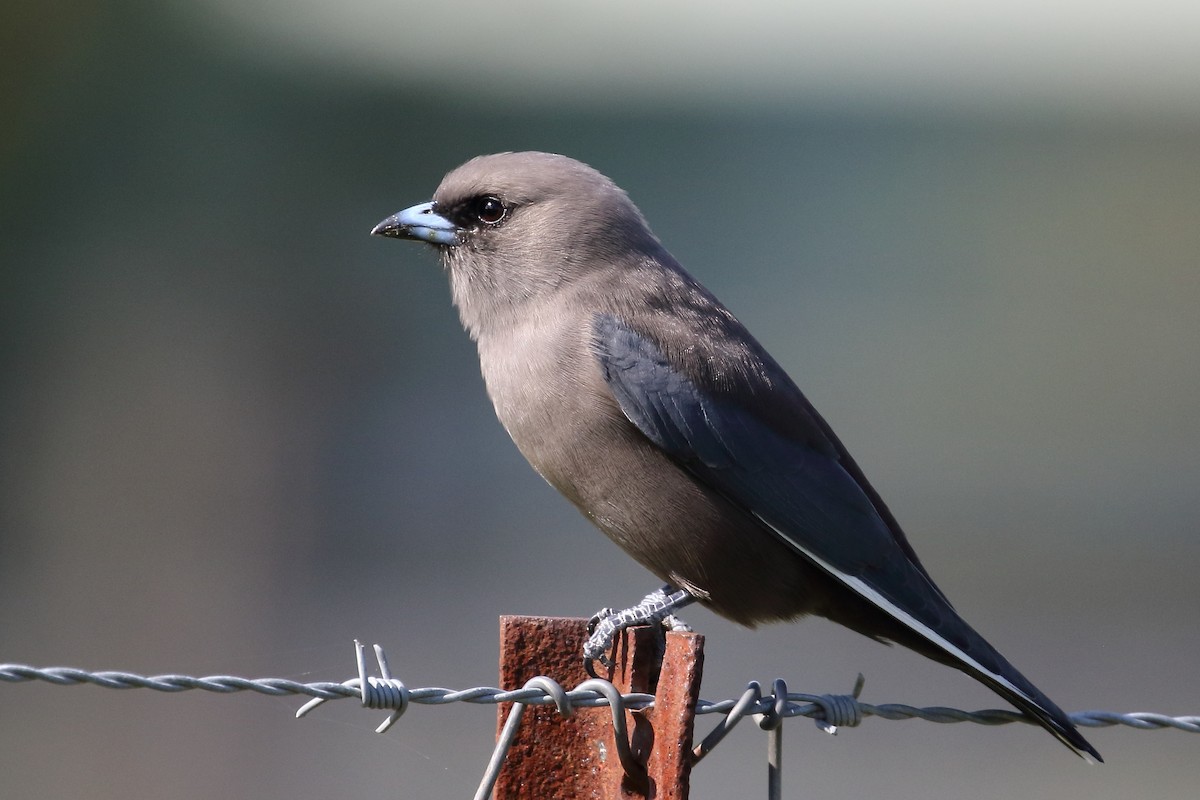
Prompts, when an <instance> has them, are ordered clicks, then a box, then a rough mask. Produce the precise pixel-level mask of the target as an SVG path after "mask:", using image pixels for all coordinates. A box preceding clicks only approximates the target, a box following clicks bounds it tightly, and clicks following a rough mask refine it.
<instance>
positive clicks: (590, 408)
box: [374, 153, 1100, 760]
mask: <svg viewBox="0 0 1200 800" xmlns="http://www.w3.org/2000/svg"><path fill="white" fill-rule="evenodd" d="M374 233H378V234H382V235H387V236H395V237H399V238H411V239H419V240H422V241H426V242H429V243H431V244H433V245H435V246H436V248H437V250H438V252H439V255H440V256H441V259H442V263H443V265H444V266H445V268H446V270H447V272H448V274H449V276H450V284H451V289H452V292H453V297H454V303H455V305H456V306H457V308H458V311H459V315H460V317H461V319H462V322H463V325H464V327H465V328H466V329H467V331H468V333H469V334H470V335H471V337H472V338H473V339H474V340H475V341H476V343H477V345H478V347H479V359H480V364H481V366H482V370H483V376H484V379H485V381H486V383H487V389H488V394H489V396H490V397H491V399H492V402H493V404H494V406H495V409H496V415H497V416H498V417H499V418H500V421H501V423H503V425H504V427H505V428H506V429H507V430H508V432H509V434H510V435H511V436H512V439H513V441H514V442H515V443H516V445H517V447H518V448H520V450H521V453H522V454H523V455H524V456H525V457H526V458H527V459H528V460H529V463H530V464H532V465H533V467H534V469H536V470H537V471H538V472H539V473H540V474H541V475H542V476H543V477H544V478H545V479H546V480H547V481H548V482H549V483H550V484H551V485H553V486H554V487H555V488H556V489H558V490H559V491H560V492H562V494H563V495H565V496H566V497H567V499H568V500H570V501H571V502H572V503H574V504H575V506H576V507H577V508H579V510H580V511H582V512H583V514H584V515H585V516H586V517H587V518H588V519H590V520H591V521H592V522H593V523H594V524H595V525H596V526H597V527H598V528H600V530H602V531H604V533H606V534H607V535H608V536H609V537H610V538H611V539H612V540H613V541H615V542H616V543H617V544H618V545H620V546H621V547H622V548H623V549H624V550H625V551H626V552H627V553H629V554H630V555H631V556H633V557H634V558H635V559H637V560H638V561H639V562H641V563H642V564H643V565H644V566H645V567H647V568H648V569H649V570H650V571H651V572H653V573H654V574H655V575H657V576H658V577H660V578H661V579H662V580H664V581H666V582H667V583H669V584H670V585H671V586H672V587H676V588H679V589H683V590H685V591H686V592H687V593H688V595H689V596H690V597H694V598H695V599H696V600H697V601H699V602H701V603H703V604H704V605H706V606H708V607H709V608H711V609H712V610H713V611H715V612H717V613H718V614H721V615H723V616H725V617H728V618H729V619H732V620H735V621H737V622H740V623H742V624H745V625H754V624H756V623H759V622H767V621H774V620H786V619H794V618H797V617H801V616H804V615H806V614H818V615H820V616H823V617H827V618H829V619H831V620H834V621H836V622H839V623H841V624H843V625H846V626H847V627H849V628H852V629H853V630H856V631H859V632H860V633H863V634H865V635H867V636H870V637H872V638H875V639H878V640H881V641H892V642H898V643H900V644H903V645H905V646H907V647H910V648H912V649H914V650H916V651H918V652H920V653H922V654H924V655H926V656H928V657H930V658H933V659H935V660H937V661H940V662H942V663H944V664H948V665H950V666H953V667H955V668H957V669H960V670H962V671H964V672H966V673H967V674H969V675H972V676H973V677H975V678H976V679H978V680H980V681H982V682H983V683H985V684H986V685H988V686H989V687H990V688H992V689H993V690H995V691H996V692H997V693H999V694H1000V695H1001V696H1003V697H1005V698H1006V699H1008V700H1009V701H1010V702H1012V703H1014V704H1015V705H1016V706H1018V707H1019V708H1021V709H1022V710H1024V711H1025V712H1027V713H1028V714H1030V715H1031V716H1032V717H1034V718H1035V719H1036V720H1037V721H1038V722H1039V723H1041V724H1042V725H1043V727H1045V728H1046V729H1047V730H1049V731H1050V732H1051V733H1052V734H1054V735H1055V736H1056V737H1057V738H1058V739H1059V740H1060V741H1062V742H1063V743H1065V744H1066V745H1067V746H1068V747H1070V748H1072V749H1073V750H1074V751H1076V752H1077V753H1079V754H1080V755H1084V756H1091V757H1094V758H1096V759H1097V760H1099V758H1100V756H1099V754H1098V753H1097V752H1096V750H1095V749H1094V748H1093V747H1092V746H1091V745H1090V744H1089V743H1088V742H1087V741H1086V740H1085V739H1084V738H1083V737H1082V736H1081V735H1080V734H1079V732H1078V731H1077V730H1076V729H1075V727H1074V726H1073V725H1072V724H1071V722H1070V720H1069V719H1068V718H1067V716H1066V715H1065V714H1064V713H1063V712H1062V711H1061V710H1060V709H1059V708H1058V707H1057V706H1056V705H1054V703H1053V702H1051V701H1050V700H1049V698H1047V697H1046V696H1045V695H1044V694H1042V693H1041V692H1040V691H1039V690H1038V689H1037V688H1036V687H1034V686H1033V684H1031V683H1030V682H1029V681H1028V680H1026V679H1025V678H1024V677H1023V676H1022V675H1021V674H1020V673H1019V672H1018V671H1017V670H1016V669H1015V668H1013V667H1012V665H1010V664H1009V663H1008V662H1007V661H1006V660H1005V659H1004V658H1003V656H1001V655H1000V654H999V653H998V652H996V650H995V649H993V648H992V647H991V645H989V644H988V643H987V642H986V641H985V640H984V639H983V638H982V637H981V636H979V634H977V633H976V632H975V631H974V630H972V629H971V628H970V626H968V625H967V623H966V622H964V621H963V620H962V619H961V618H960V617H959V616H958V615H957V613H955V611H954V609H953V608H952V607H951V605H950V603H949V602H948V601H947V599H946V598H945V596H944V595H943V594H942V592H941V590H939V589H938V588H937V587H936V585H934V583H933V581H932V579H931V578H930V577H929V575H928V573H927V572H926V571H925V568H924V567H923V566H922V565H921V563H920V561H919V559H918V558H917V555H916V553H915V552H914V551H913V549H912V547H911V546H910V545H909V543H908V541H907V539H906V538H905V536H904V533H903V532H902V531H901V529H900V526H899V524H897V522H896V520H895V519H894V518H893V517H892V515H891V513H890V512H889V511H888V509H887V507H886V506H885V505H884V503H883V501H882V499H880V497H879V495H878V494H877V493H876V492H875V490H874V489H873V488H872V487H871V485H870V484H869V483H868V482H867V480H866V478H865V477H864V476H863V474H862V472H861V471H860V470H859V468H858V466H857V465H856V464H855V463H854V460H853V459H852V458H851V457H850V454H849V453H847V452H846V449H845V448H844V447H843V446H842V444H841V442H839V441H838V439H837V437H836V436H835V435H834V434H833V432H832V431H831V430H830V428H829V426H828V425H827V424H826V423H825V421H824V420H823V419H822V418H821V417H820V415H819V414H818V413H817V412H816V410H815V409H814V408H813V407H812V406H811V405H810V404H809V402H808V401H807V400H806V399H805V397H804V395H803V394H801V392H800V390H799V389H798V388H797V387H796V385H795V384H794V383H793V382H792V381H791V379H790V378H789V377H788V376H787V374H786V373H785V372H784V371H783V369H782V368H781V367H780V366H779V365H778V364H777V363H776V362H775V361H774V360H773V359H772V358H771V357H770V356H769V355H768V354H767V353H766V351H764V350H763V349H762V347H761V346H760V345H759V344H758V342H757V341H755V339H754V338H753V337H752V336H751V335H750V334H749V332H747V331H746V329H745V328H744V327H743V326H742V325H741V324H740V323H739V322H738V321H737V320H736V319H735V318H734V317H733V315H732V314H731V313H730V312H729V311H728V310H726V308H725V307H724V306H722V305H721V303H720V302H719V301H718V300H717V299H716V298H715V297H713V296H712V295H711V294H710V293H709V292H708V291H707V290H706V289H704V287H702V286H701V285H700V284H699V283H697V282H696V281H695V280H694V279H693V278H692V277H691V276H689V275H688V274H687V273H686V272H685V271H684V270H683V268H682V267H680V266H679V264H678V263H677V262H676V261H675V259H674V258H672V256H671V255H670V254H669V253H668V252H667V251H666V250H665V249H664V248H663V246H662V245H661V243H660V242H659V241H658V239H657V238H655V236H654V234H653V233H651V231H650V228H649V226H648V225H647V223H646V220H645V219H644V218H643V216H642V214H641V212H640V211H638V209H637V207H636V206H634V205H633V203H632V202H631V201H630V200H629V198H628V197H627V196H626V195H625V193H624V192H623V191H621V190H620V189H619V188H618V187H617V186H616V185H614V184H613V183H612V181H610V180H609V179H608V178H606V177H604V176H603V175H601V174H600V173H598V172H596V171H595V170H593V169H592V168H590V167H588V166H586V165H584V164H581V163H579V162H578V161H574V160H572V159H570V158H566V157H564V156H558V155H550V154H546V153H502V154H498V155H491V156H481V157H479V158H476V159H473V160H471V161H469V162H467V163H466V164H464V165H462V166H461V167H459V168H458V169H456V170H454V171H452V172H451V173H450V174H448V175H447V176H446V177H445V179H444V180H443V181H442V184H441V186H439V187H438V189H437V192H436V193H435V194H434V199H433V202H432V203H426V204H423V205H420V206H414V207H412V208H409V209H406V210H405V211H402V212H400V213H399V214H396V215H395V216H393V217H390V218H388V219H387V220H385V221H384V222H382V223H380V225H379V226H377V227H376V229H375V231H374Z"/></svg>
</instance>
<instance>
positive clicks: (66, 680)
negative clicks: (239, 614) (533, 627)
mask: <svg viewBox="0 0 1200 800" xmlns="http://www.w3.org/2000/svg"><path fill="white" fill-rule="evenodd" d="M377 652H378V651H377ZM547 680H549V679H547ZM0 681H4V682H7V683H25V682H32V681H41V682H44V683H50V684H53V685H56V686H75V685H80V684H90V685H93V686H99V687H102V688H106V689H151V690H153V691H158V692H185V691H193V690H199V691H205V692H215V693H218V694H232V693H235V692H253V693H256V694H262V695H268V696H272V697H282V696H305V697H310V698H313V699H314V700H319V701H322V702H324V701H328V700H338V699H342V698H348V697H355V698H358V699H360V700H361V701H363V704H364V705H365V706H366V707H368V708H375V709H391V710H393V711H400V712H401V713H402V712H403V710H404V709H405V708H407V706H408V705H409V704H411V703H417V704H420V705H447V704H449V703H473V704H478V705H493V704H496V703H526V704H530V705H554V704H556V703H561V698H562V697H565V699H566V702H567V703H568V704H569V705H570V706H571V707H572V708H595V707H601V706H608V705H610V700H609V699H608V697H607V696H605V695H604V694H602V693H601V692H599V691H596V690H594V689H582V690H581V689H578V688H577V689H572V690H567V689H565V688H563V687H561V685H559V684H557V683H556V682H555V685H556V686H558V688H559V689H561V691H562V695H560V696H559V695H557V693H556V692H551V691H548V690H547V689H545V688H539V687H536V686H534V687H529V688H521V689H515V690H513V689H498V688H495V687H489V686H477V687H473V688H470V689H445V688H440V687H427V688H408V687H406V686H404V684H403V683H402V682H401V681H399V680H397V679H395V678H391V677H390V676H384V677H381V678H376V677H369V676H365V675H360V677H359V678H352V679H350V680H348V681H343V682H332V681H316V682H311V683H301V682H298V681H293V680H288V679H286V678H241V677H236V676H233V675H211V676H207V677H201V678H197V677H192V676H189V675H174V674H168V675H153V676H145V675H138V674H135V673H131V672H123V671H113V670H107V671H90V670H84V669H78V668H74V667H34V666H29V665H27V664H0ZM750 686H751V687H756V686H758V683H757V682H752V683H751V684H750ZM364 687H365V688H364ZM556 696H558V697H559V698H560V699H556ZM744 697H745V695H743V696H742V697H736V698H730V699H727V700H720V701H717V702H712V701H709V700H703V699H701V700H699V701H698V702H697V704H696V713H697V714H716V713H719V714H728V713H729V712H730V711H732V710H733V709H734V708H735V706H737V705H738V704H739V703H743V704H744ZM389 698H390V699H389ZM620 698H621V701H622V704H623V705H624V707H625V708H626V709H629V710H633V709H639V708H649V707H651V706H653V705H654V696H653V695H649V694H640V693H630V694H622V695H620ZM847 698H849V699H848V700H847ZM779 700H784V701H785V704H784V705H782V706H780V705H779V702H778V701H779ZM839 706H840V707H841V710H834V709H836V708H837V707H839ZM306 710H307V707H306V709H302V711H301V712H298V713H299V714H303V713H306ZM772 712H774V713H778V714H779V716H781V717H797V716H799V717H808V718H811V719H817V720H818V721H826V720H829V721H830V723H831V724H835V725H840V726H847V725H853V724H856V723H855V718H856V717H857V718H858V719H863V718H866V717H880V718H882V719H888V720H902V719H923V720H926V721H928V722H938V723H954V722H974V723H977V724H980V725H1007V724H1009V723H1013V722H1025V723H1032V722H1033V721H1032V720H1031V719H1029V718H1028V717H1026V716H1025V715H1024V714H1022V713H1020V712H1017V711H1010V710H1005V709H983V710H979V711H964V710H962V709H957V708H948V707H944V706H931V707H926V708H918V707H915V706H910V705H904V704H901V703H883V704H872V703H864V702H861V701H860V700H858V698H857V697H855V696H854V695H836V694H828V695H827V694H805V693H798V692H787V693H786V695H785V696H784V697H781V698H777V697H776V696H775V695H772V694H767V695H762V694H761V692H760V693H759V696H758V698H757V699H756V700H754V701H753V702H752V703H750V704H749V706H748V708H746V710H745V711H744V712H743V713H744V714H750V715H753V714H767V713H772ZM1068 716H1070V718H1071V721H1072V722H1074V723H1075V724H1076V725H1079V726H1082V727H1088V728H1103V727H1110V726H1114V725H1124V726H1126V727H1130V728H1134V729H1136V730H1153V729H1163V728H1173V729H1175V730H1180V731H1185V732H1187V733H1200V716H1170V715H1167V714H1159V713H1152V712H1140V711H1139V712H1126V713H1122V712H1116V711H1078V712H1075V713H1072V714H1069V715H1068ZM831 718H832V719H831Z"/></svg>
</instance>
